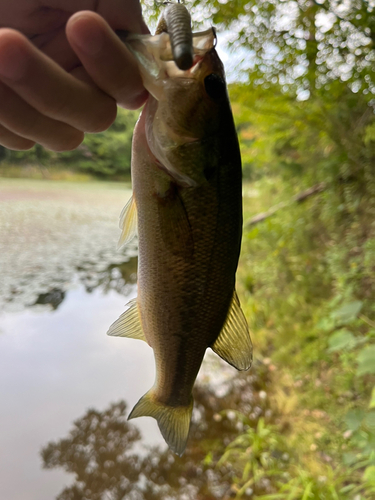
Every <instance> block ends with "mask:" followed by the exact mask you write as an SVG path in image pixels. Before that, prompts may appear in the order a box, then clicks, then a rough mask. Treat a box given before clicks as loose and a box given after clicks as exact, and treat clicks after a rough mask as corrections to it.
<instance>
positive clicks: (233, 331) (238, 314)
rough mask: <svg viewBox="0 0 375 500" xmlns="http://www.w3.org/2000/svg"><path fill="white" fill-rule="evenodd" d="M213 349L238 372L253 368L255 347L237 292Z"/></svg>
mask: <svg viewBox="0 0 375 500" xmlns="http://www.w3.org/2000/svg"><path fill="white" fill-rule="evenodd" d="M211 349H212V350H213V351H214V352H216V354H218V355H219V356H220V357H221V358H223V359H224V361H227V363H229V364H230V365H232V366H234V367H235V368H237V370H248V369H249V368H250V366H251V363H252V360H253V347H252V343H251V339H250V332H249V327H248V326H247V322H246V318H245V316H244V313H243V312H242V309H241V305H240V301H239V299H238V296H237V293H236V291H235V290H234V292H233V297H232V302H231V305H230V308H229V311H228V315H227V319H226V320H225V323H224V326H223V328H222V330H221V332H220V335H219V336H218V338H217V339H216V340H215V342H214V343H213V344H212V346H211Z"/></svg>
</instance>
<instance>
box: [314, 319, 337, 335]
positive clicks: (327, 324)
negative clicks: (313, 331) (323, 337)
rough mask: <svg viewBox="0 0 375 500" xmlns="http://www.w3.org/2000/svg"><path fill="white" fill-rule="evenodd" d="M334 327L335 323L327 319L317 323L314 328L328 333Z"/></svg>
mask: <svg viewBox="0 0 375 500" xmlns="http://www.w3.org/2000/svg"><path fill="white" fill-rule="evenodd" d="M334 327H335V322H334V321H333V319H332V318H331V317H329V318H322V319H321V320H320V321H318V323H317V324H316V328H317V329H318V330H323V332H329V331H330V330H332V329H333V328H334Z"/></svg>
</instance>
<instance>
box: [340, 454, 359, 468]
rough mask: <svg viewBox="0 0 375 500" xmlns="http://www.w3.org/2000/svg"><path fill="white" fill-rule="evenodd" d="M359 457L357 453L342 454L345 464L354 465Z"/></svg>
mask: <svg viewBox="0 0 375 500" xmlns="http://www.w3.org/2000/svg"><path fill="white" fill-rule="evenodd" d="M357 460H358V457H357V455H356V454H355V453H353V452H349V453H344V454H343V456H342V461H343V462H344V464H345V465H349V466H350V465H353V464H355V463H356V462H357Z"/></svg>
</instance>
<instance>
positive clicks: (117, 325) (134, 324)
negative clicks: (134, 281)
mask: <svg viewBox="0 0 375 500" xmlns="http://www.w3.org/2000/svg"><path fill="white" fill-rule="evenodd" d="M126 305H127V306H129V309H127V310H126V311H125V312H124V313H123V314H121V316H120V317H119V319H118V320H116V321H115V322H114V323H113V324H112V325H111V326H110V327H109V330H108V332H107V335H111V336H112V337H128V338H129V339H139V340H144V341H145V342H147V340H146V337H145V334H144V333H143V329H142V324H141V318H140V315H139V310H138V304H137V299H133V300H131V301H130V302H128V303H127V304H126Z"/></svg>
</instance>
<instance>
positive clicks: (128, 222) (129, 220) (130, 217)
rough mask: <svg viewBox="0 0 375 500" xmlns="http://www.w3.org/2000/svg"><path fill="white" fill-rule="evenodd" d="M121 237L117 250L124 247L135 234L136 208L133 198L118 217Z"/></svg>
mask: <svg viewBox="0 0 375 500" xmlns="http://www.w3.org/2000/svg"><path fill="white" fill-rule="evenodd" d="M119 225H120V229H121V236H120V239H119V242H118V248H121V247H123V246H125V245H126V244H127V243H129V241H131V240H132V239H133V238H134V236H135V235H136V234H137V207H136V204H135V199H134V196H132V197H131V198H130V200H129V201H128V202H127V204H126V205H125V206H124V208H123V209H122V212H121V215H120V224H119Z"/></svg>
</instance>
